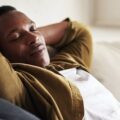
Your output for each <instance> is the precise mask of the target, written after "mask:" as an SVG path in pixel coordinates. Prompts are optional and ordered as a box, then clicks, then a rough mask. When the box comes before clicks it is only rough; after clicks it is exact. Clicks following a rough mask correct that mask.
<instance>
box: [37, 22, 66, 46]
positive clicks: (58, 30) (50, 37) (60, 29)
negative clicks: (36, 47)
mask: <svg viewBox="0 0 120 120" xmlns="http://www.w3.org/2000/svg"><path fill="white" fill-rule="evenodd" d="M67 27H68V22H67V21H63V22H60V23H55V24H51V25H48V26H44V27H39V28H38V30H39V31H40V33H41V34H42V35H43V36H44V38H45V41H46V44H47V45H55V44H57V43H59V42H60V40H61V39H62V38H63V36H64V33H65V31H66V29H67Z"/></svg>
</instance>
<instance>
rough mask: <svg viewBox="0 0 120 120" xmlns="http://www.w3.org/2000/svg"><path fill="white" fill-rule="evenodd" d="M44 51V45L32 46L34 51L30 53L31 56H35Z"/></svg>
mask: <svg viewBox="0 0 120 120" xmlns="http://www.w3.org/2000/svg"><path fill="white" fill-rule="evenodd" d="M44 49H45V46H44V44H35V45H33V46H32V50H31V52H30V56H33V55H35V54H42V52H43V51H44Z"/></svg>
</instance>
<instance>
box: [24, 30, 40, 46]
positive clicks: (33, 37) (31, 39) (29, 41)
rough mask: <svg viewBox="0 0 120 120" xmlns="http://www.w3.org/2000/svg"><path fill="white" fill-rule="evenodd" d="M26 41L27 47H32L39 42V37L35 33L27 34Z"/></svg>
mask: <svg viewBox="0 0 120 120" xmlns="http://www.w3.org/2000/svg"><path fill="white" fill-rule="evenodd" d="M26 39H27V45H32V44H35V43H37V42H38V41H39V35H38V34H36V33H32V32H28V35H27V38H26Z"/></svg>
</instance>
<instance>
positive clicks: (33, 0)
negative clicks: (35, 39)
mask: <svg viewBox="0 0 120 120" xmlns="http://www.w3.org/2000/svg"><path fill="white" fill-rule="evenodd" d="M0 5H13V6H15V7H16V8H17V9H18V10H21V11H23V12H25V13H26V14H27V15H28V16H29V17H30V18H32V19H33V20H34V21H35V22H36V23H37V25H38V26H43V25H46V24H49V23H54V22H58V21H61V20H63V19H64V18H66V17H70V18H71V19H72V20H78V21H80V22H83V23H85V24H88V25H90V26H91V28H92V32H93V37H94V40H97V41H100V40H109V41H113V40H119V38H120V35H119V32H120V14H119V11H120V0H0Z"/></svg>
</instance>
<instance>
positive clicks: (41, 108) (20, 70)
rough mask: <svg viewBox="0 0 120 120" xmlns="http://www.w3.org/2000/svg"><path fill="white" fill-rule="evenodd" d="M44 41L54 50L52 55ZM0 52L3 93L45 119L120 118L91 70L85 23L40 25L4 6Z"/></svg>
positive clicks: (89, 40)
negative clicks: (91, 73) (54, 52)
mask: <svg viewBox="0 0 120 120" xmlns="http://www.w3.org/2000/svg"><path fill="white" fill-rule="evenodd" d="M46 46H51V47H52V48H54V49H55V50H56V54H55V55H54V56H52V57H51V59H50V57H49V54H48V49H47V47H46ZM0 52H1V53H0V98H2V99H5V100H7V101H9V102H11V103H13V104H15V105H17V106H19V107H20V108H22V109H24V110H26V111H28V112H29V113H32V114H34V115H35V116H37V117H38V118H39V119H42V120H82V119H85V120H119V119H120V105H119V102H118V101H117V100H116V99H115V98H114V97H113V96H112V94H111V93H110V92H109V91H108V90H107V89H106V88H105V87H104V86H102V85H101V84H100V83H99V82H98V81H97V80H96V79H95V78H94V77H93V76H92V75H90V73H89V69H90V65H91V59H92V38H91V34H90V32H89V30H88V28H87V27H86V26H85V25H83V24H81V23H78V22H73V21H70V20H69V19H66V20H64V21H62V22H59V23H55V24H51V25H47V26H44V27H40V28H37V27H36V26H35V23H34V22H33V21H32V20H31V19H30V18H28V17H27V16H26V15H25V14H24V13H22V12H20V11H18V10H16V9H15V8H14V7H12V6H2V7H0ZM16 109H17V108H16ZM6 115H7V113H6Z"/></svg>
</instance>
